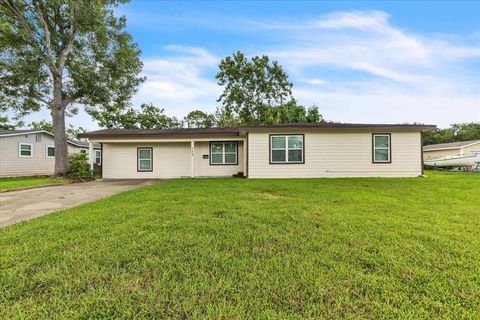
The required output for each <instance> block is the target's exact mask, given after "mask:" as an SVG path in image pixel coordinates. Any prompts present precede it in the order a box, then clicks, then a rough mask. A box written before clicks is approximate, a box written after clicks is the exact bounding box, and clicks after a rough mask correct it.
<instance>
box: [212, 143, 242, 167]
mask: <svg viewBox="0 0 480 320" xmlns="http://www.w3.org/2000/svg"><path fill="white" fill-rule="evenodd" d="M212 143H235V147H236V149H237V150H236V152H235V163H212ZM208 158H209V159H208V161H209V163H210V165H211V166H238V141H210V142H209V144H208Z"/></svg>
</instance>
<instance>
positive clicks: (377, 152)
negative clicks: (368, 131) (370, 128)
mask: <svg viewBox="0 0 480 320" xmlns="http://www.w3.org/2000/svg"><path fill="white" fill-rule="evenodd" d="M391 156H392V149H391V135H390V134H389V133H374V134H373V163H391V162H392V159H391Z"/></svg>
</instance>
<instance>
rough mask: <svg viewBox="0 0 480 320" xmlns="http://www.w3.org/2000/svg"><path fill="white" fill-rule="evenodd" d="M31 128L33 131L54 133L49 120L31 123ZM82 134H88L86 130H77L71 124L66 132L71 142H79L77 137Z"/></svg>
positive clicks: (80, 128)
mask: <svg viewBox="0 0 480 320" xmlns="http://www.w3.org/2000/svg"><path fill="white" fill-rule="evenodd" d="M30 128H32V129H33V130H45V131H48V132H51V133H53V124H52V123H51V122H50V121H47V120H40V121H33V122H32V123H30ZM82 132H86V130H85V129H84V128H82V127H79V128H76V127H75V126H73V125H71V124H70V125H69V126H68V128H67V131H66V133H67V138H68V139H70V140H78V138H77V135H78V134H79V133H82Z"/></svg>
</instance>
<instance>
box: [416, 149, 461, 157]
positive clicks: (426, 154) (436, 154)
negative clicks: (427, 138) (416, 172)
mask: <svg viewBox="0 0 480 320" xmlns="http://www.w3.org/2000/svg"><path fill="white" fill-rule="evenodd" d="M459 155H461V150H460V148H458V149H448V150H432V151H424V152H423V159H425V160H434V159H440V158H443V157H446V156H459Z"/></svg>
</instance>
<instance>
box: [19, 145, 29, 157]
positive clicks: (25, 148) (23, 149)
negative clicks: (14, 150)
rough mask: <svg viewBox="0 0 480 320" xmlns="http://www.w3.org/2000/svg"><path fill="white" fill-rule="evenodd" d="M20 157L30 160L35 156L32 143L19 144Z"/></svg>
mask: <svg viewBox="0 0 480 320" xmlns="http://www.w3.org/2000/svg"><path fill="white" fill-rule="evenodd" d="M18 156H19V157H22V158H25V157H27V158H30V157H32V156H33V145H32V144H31V143H21V142H20V143H19V144H18Z"/></svg>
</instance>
